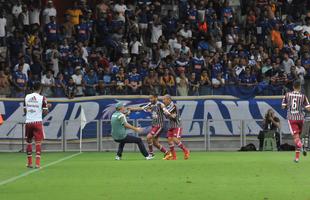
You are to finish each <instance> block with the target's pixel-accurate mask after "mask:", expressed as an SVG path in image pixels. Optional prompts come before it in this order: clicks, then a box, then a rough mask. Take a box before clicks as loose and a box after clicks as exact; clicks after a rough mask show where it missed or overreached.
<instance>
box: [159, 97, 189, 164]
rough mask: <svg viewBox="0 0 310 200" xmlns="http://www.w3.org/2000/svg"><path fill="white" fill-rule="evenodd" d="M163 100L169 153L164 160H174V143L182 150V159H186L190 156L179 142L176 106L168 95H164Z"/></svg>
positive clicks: (179, 133)
mask: <svg viewBox="0 0 310 200" xmlns="http://www.w3.org/2000/svg"><path fill="white" fill-rule="evenodd" d="M163 102H164V104H165V106H166V108H167V112H164V113H165V115H166V117H167V118H168V119H169V130H168V133H167V137H168V143H169V147H170V152H171V153H170V154H167V155H166V156H165V158H164V160H176V159H177V155H176V152H175V149H174V144H176V145H178V147H180V148H181V149H182V150H183V152H184V159H185V160H187V159H188V158H189V156H190V151H189V150H188V149H187V148H186V147H185V146H184V144H183V143H182V142H181V134H182V124H181V119H180V113H179V110H178V107H177V106H176V105H175V104H174V103H173V101H172V99H171V96H170V95H165V96H164V99H163Z"/></svg>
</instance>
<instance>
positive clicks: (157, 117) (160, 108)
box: [128, 94, 169, 156]
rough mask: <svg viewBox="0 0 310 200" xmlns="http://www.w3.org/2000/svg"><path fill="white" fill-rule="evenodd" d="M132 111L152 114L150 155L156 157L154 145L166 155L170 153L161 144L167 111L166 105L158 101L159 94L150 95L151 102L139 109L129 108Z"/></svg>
mask: <svg viewBox="0 0 310 200" xmlns="http://www.w3.org/2000/svg"><path fill="white" fill-rule="evenodd" d="M128 110H130V111H141V110H144V111H146V112H150V113H152V129H151V131H150V132H149V133H148V134H147V137H146V139H147V143H148V147H149V154H150V155H152V156H154V151H153V145H154V146H155V147H156V148H157V149H159V150H160V151H161V152H163V153H164V154H165V155H166V154H168V153H169V152H168V151H167V150H166V148H165V147H164V146H163V145H161V144H160V143H159V136H160V134H161V133H162V130H163V127H164V110H166V108H165V105H164V104H163V103H161V102H159V101H158V96H157V94H152V95H150V102H149V103H148V104H147V105H145V106H143V107H138V108H128Z"/></svg>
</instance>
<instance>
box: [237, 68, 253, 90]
mask: <svg viewBox="0 0 310 200" xmlns="http://www.w3.org/2000/svg"><path fill="white" fill-rule="evenodd" d="M239 85H240V86H245V87H253V86H255V85H257V79H256V77H255V75H253V74H252V73H251V68H250V67H246V68H245V73H244V74H242V75H241V76H240V80H239Z"/></svg>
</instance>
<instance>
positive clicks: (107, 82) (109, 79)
mask: <svg viewBox="0 0 310 200" xmlns="http://www.w3.org/2000/svg"><path fill="white" fill-rule="evenodd" d="M103 73H104V75H103V78H102V80H103V84H104V93H105V94H106V95H111V94H112V86H113V76H112V74H111V72H110V68H104V72H103Z"/></svg>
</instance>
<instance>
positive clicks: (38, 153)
mask: <svg viewBox="0 0 310 200" xmlns="http://www.w3.org/2000/svg"><path fill="white" fill-rule="evenodd" d="M40 167H41V141H36V168H40Z"/></svg>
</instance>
